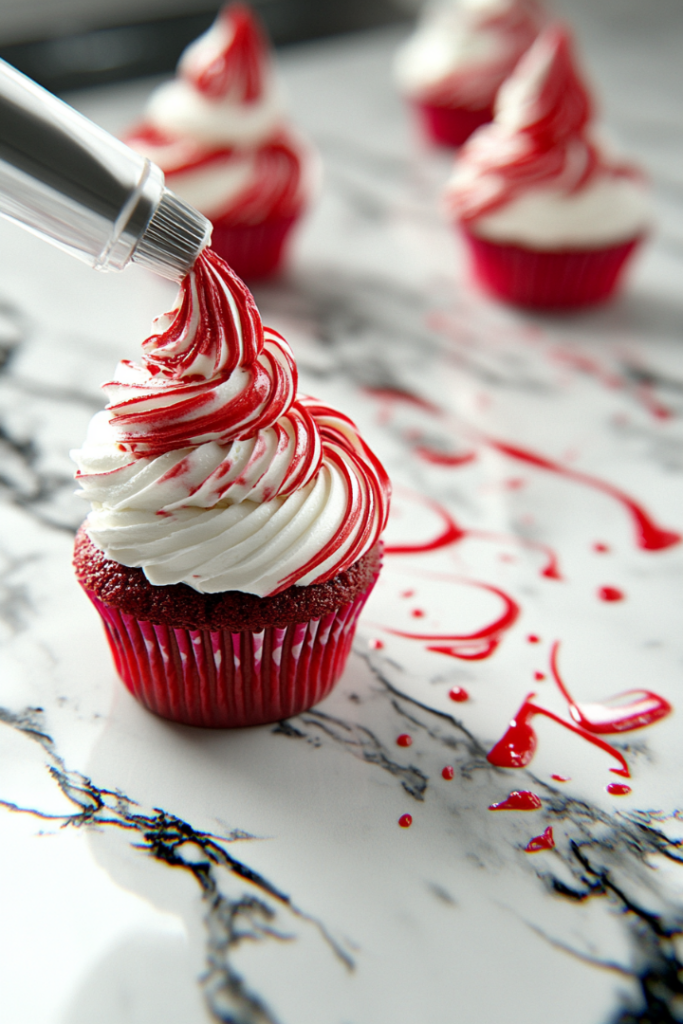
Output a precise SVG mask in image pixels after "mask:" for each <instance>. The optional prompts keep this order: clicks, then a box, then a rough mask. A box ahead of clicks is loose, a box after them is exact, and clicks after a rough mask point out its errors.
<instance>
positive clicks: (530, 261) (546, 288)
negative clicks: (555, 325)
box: [463, 230, 641, 309]
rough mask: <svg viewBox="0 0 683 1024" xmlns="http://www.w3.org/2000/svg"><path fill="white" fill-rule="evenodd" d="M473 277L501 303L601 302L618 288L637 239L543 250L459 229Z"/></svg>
mask: <svg viewBox="0 0 683 1024" xmlns="http://www.w3.org/2000/svg"><path fill="white" fill-rule="evenodd" d="M463 234H464V236H465V239H466V241H467V244H468V246H469V250H470V254H471V257H472V263H473V269H474V276H475V278H476V280H477V281H478V282H479V284H480V285H481V286H482V288H484V290H485V291H487V292H489V293H490V294H491V295H494V296H496V298H499V299H503V300H504V301H505V302H512V303H514V304H515V305H518V306H528V307H533V308H536V309H572V308H577V307H580V306H590V305H593V304H595V303H598V302H605V301H606V300H607V299H609V298H610V296H611V295H613V294H614V292H615V291H616V290H617V287H618V286H619V283H620V279H621V276H622V274H623V271H624V269H625V267H626V263H627V261H628V259H629V257H630V256H631V254H632V253H633V251H634V250H635V249H636V248H637V246H638V245H639V243H640V241H641V239H640V238H634V239H632V240H631V241H629V242H622V243H621V244H619V245H613V246H610V247H609V248H605V249H588V250H585V251H583V252H582V251H578V250H565V251H564V252H544V251H534V250H531V249H525V248H522V247H521V246H517V245H499V244H498V243H496V242H489V241H487V240H486V239H483V238H477V236H476V235H473V234H471V233H470V232H469V231H466V230H465V231H463Z"/></svg>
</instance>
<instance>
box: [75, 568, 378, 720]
mask: <svg viewBox="0 0 683 1024" xmlns="http://www.w3.org/2000/svg"><path fill="white" fill-rule="evenodd" d="M372 586H374V582H373V584H372ZM372 586H370V587H368V588H367V589H366V590H365V591H363V592H362V593H361V594H359V595H358V596H357V597H356V598H355V599H354V600H353V601H351V602H349V603H348V604H346V605H343V606H342V607H341V608H338V609H336V610H335V611H331V612H329V613H328V614H327V615H325V616H323V617H322V618H320V619H312V620H311V621H310V622H302V623H294V624H292V625H289V626H286V627H283V628H279V627H276V626H268V627H267V628H265V629H263V630H261V631H259V632H249V631H244V632H231V631H230V630H228V629H221V630H209V629H186V628H183V629H178V628H173V627H170V626H167V625H163V624H157V623H152V622H142V621H140V620H139V619H136V618H135V617H134V616H132V615H129V614H127V613H126V612H122V611H120V610H119V609H118V608H115V607H114V606H112V605H108V604H105V603H104V602H103V601H101V600H100V599H99V598H98V597H96V596H95V595H94V594H93V593H91V592H90V591H88V590H86V594H87V595H88V597H89V598H90V600H91V601H92V603H93V604H94V605H95V607H96V608H97V610H98V612H99V613H100V615H101V617H102V620H103V622H104V627H105V630H106V633H107V638H108V640H109V645H110V647H111V650H112V654H113V657H114V663H115V665H116V669H117V671H118V673H119V675H120V676H121V679H122V680H123V682H124V683H125V685H126V686H127V688H128V689H129V690H130V692H131V693H132V694H133V696H134V697H136V698H137V700H139V701H140V703H141V704H143V705H144V706H145V707H146V708H148V709H149V710H150V711H153V712H154V713H155V714H157V715H160V716H161V717H162V718H169V719H171V720H172V721H174V722H182V723H184V724H185V725H198V726H205V727H208V728H219V729H233V728H238V727H242V726H249V725H263V724H265V723H267V722H277V721H279V720H280V719H282V718H288V717H289V716H290V715H296V714H298V713H299V712H301V711H305V710H306V709H307V708H310V707H312V706H313V705H314V704H317V703H318V701H321V700H322V699H323V697H326V696H327V694H328V693H329V692H330V690H331V689H332V687H333V686H334V684H335V683H336V682H337V680H338V679H339V677H340V676H341V674H342V672H343V671H344V666H345V665H346V660H347V658H348V656H349V652H350V650H351V644H352V642H353V636H354V633H355V629H356V622H357V620H358V616H359V615H360V612H361V610H362V608H363V605H364V604H365V602H366V601H367V599H368V597H369V596H370V592H371V591H372Z"/></svg>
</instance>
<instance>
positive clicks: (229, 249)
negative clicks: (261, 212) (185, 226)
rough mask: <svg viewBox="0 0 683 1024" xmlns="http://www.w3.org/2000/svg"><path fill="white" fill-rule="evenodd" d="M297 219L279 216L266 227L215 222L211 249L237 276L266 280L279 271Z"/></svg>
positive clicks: (264, 225)
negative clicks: (264, 278) (289, 235)
mask: <svg viewBox="0 0 683 1024" xmlns="http://www.w3.org/2000/svg"><path fill="white" fill-rule="evenodd" d="M297 220H298V218H297V217H278V218H277V219H273V220H267V221H264V222H263V224H227V223H226V224H222V223H221V221H220V220H217V221H215V222H214V226H213V235H212V236H211V248H212V249H213V250H214V251H215V252H217V253H218V255H219V256H222V257H223V259H224V260H225V261H226V263H229V264H230V266H231V267H232V269H233V270H234V271H235V273H236V274H237V276H238V277H242V278H247V279H249V278H252V279H253V278H259V277H267V276H268V275H270V274H274V273H275V272H276V270H278V268H279V266H280V263H281V262H282V258H283V251H284V247H285V242H286V240H287V236H288V234H289V232H290V231H291V229H292V227H293V226H294V224H295V223H296V221H297Z"/></svg>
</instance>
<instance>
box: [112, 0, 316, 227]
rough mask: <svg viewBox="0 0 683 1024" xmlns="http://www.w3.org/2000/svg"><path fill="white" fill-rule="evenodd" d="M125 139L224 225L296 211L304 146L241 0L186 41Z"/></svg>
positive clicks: (303, 191) (305, 162)
mask: <svg viewBox="0 0 683 1024" xmlns="http://www.w3.org/2000/svg"><path fill="white" fill-rule="evenodd" d="M125 141H126V142H127V143H128V145H129V146H131V147H132V148H133V149H135V150H137V151H138V152H140V153H143V154H144V155H145V156H148V157H149V158H150V159H151V160H153V161H154V163H156V164H158V166H159V167H161V169H162V170H163V171H164V173H165V175H166V177H167V180H168V185H169V188H172V189H173V190H174V191H175V192H176V193H177V194H178V195H180V196H181V197H182V198H183V199H186V200H187V201H188V202H191V203H192V204H193V205H194V206H196V207H197V208H198V209H199V210H201V212H202V213H204V214H205V215H206V216H208V217H210V218H211V219H212V220H214V221H217V220H220V221H221V222H223V223H225V224H227V225H230V224H259V223H262V222H263V221H264V220H268V219H271V218H287V217H293V216H296V215H297V214H298V213H299V212H300V211H301V209H302V207H303V205H304V204H305V201H306V199H307V194H308V192H309V191H310V184H309V181H308V176H309V175H308V170H309V165H310V160H311V153H310V149H309V147H308V146H307V145H306V144H305V143H303V142H302V140H301V139H300V138H299V137H298V136H297V135H296V134H295V133H294V132H293V131H292V130H291V128H290V127H289V126H288V125H287V124H286V121H285V118H284V116H283V112H282V109H281V104H280V99H279V96H278V93H277V88H276V86H275V83H274V75H273V68H272V62H271V58H270V53H269V48H268V44H267V41H266V39H265V36H264V34H263V32H262V30H261V28H260V25H259V23H258V21H257V19H256V18H255V16H254V14H253V13H252V12H251V10H250V9H249V7H247V6H246V5H244V4H240V3H236V4H232V5H230V6H228V7H226V8H224V10H223V11H222V12H221V13H220V14H219V16H218V18H217V20H216V22H215V23H214V25H213V26H212V28H211V29H209V31H208V32H207V33H206V34H205V35H204V36H202V37H200V38H199V39H198V40H197V41H196V42H195V43H193V44H192V45H191V46H190V47H188V49H187V50H186V51H185V53H184V55H183V57H182V58H181V60H180V63H179V65H178V75H177V77H176V78H175V80H173V81H172V82H170V83H167V84H166V85H163V86H161V87H160V88H159V89H157V90H155V92H154V93H153V94H152V96H151V97H150V101H149V103H148V107H147V111H146V114H145V117H144V118H143V120H142V121H141V122H140V123H139V124H138V125H136V126H135V127H134V128H132V129H131V130H130V132H129V133H128V135H127V137H126V140H125Z"/></svg>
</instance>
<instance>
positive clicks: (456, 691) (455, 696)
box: [448, 686, 470, 704]
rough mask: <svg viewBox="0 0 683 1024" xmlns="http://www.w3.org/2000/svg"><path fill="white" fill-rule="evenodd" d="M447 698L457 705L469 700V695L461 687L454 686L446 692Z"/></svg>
mask: <svg viewBox="0 0 683 1024" xmlns="http://www.w3.org/2000/svg"><path fill="white" fill-rule="evenodd" d="M448 696H449V697H450V698H451V700H454V701H456V703H458V704H462V703H463V701H466V700H469V699H470V695H469V693H468V692H467V690H466V689H465V688H464V687H462V686H454V687H453V689H452V690H449V691H448Z"/></svg>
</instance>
